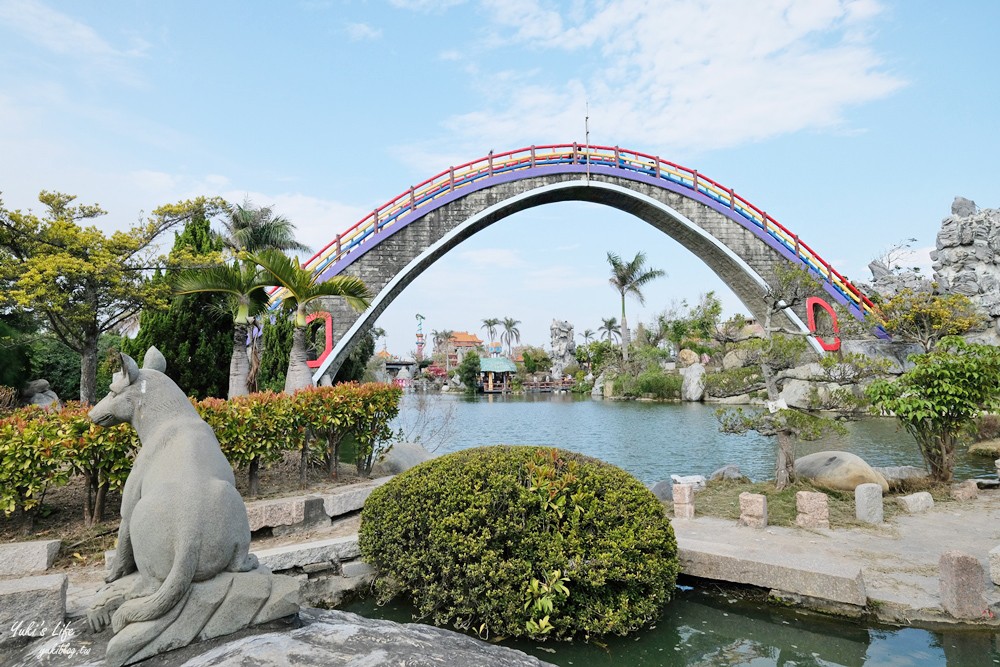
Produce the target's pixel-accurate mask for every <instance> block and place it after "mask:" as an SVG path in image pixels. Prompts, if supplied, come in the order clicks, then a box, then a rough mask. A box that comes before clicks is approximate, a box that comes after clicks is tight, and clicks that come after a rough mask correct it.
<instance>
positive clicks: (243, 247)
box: [219, 199, 309, 254]
mask: <svg viewBox="0 0 1000 667" xmlns="http://www.w3.org/2000/svg"><path fill="white" fill-rule="evenodd" d="M227 213H228V215H227V216H226V218H224V219H223V221H222V226H223V229H224V231H223V232H222V233H221V234H219V236H220V238H221V239H222V243H223V244H224V245H225V246H226V247H227V248H229V249H230V250H231V251H232V252H233V254H239V253H241V252H250V253H253V252H259V251H261V250H298V251H302V252H307V251H308V250H309V247H308V246H305V245H303V244H301V243H299V242H298V241H296V240H295V225H294V224H292V222H291V221H290V220H289V219H288V218H286V217H285V216H283V215H274V211H273V210H272V208H271V207H270V206H259V207H254V205H253V204H251V203H250V200H249V199H244V200H243V203H242V204H234V205H232V206H230V207H229V210H228V211H227Z"/></svg>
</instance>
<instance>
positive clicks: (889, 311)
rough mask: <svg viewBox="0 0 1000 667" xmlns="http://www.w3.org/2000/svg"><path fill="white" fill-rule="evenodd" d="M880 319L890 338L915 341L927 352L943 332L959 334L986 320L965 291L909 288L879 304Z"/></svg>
mask: <svg viewBox="0 0 1000 667" xmlns="http://www.w3.org/2000/svg"><path fill="white" fill-rule="evenodd" d="M877 317H878V319H879V323H880V324H881V325H882V328H883V329H885V331H886V333H888V334H889V335H890V336H892V337H893V338H896V339H899V340H903V341H906V342H909V343H917V344H919V345H920V346H921V347H922V348H923V349H924V352H930V351H931V350H933V349H934V346H935V345H937V343H938V341H939V340H941V339H942V338H944V337H945V336H960V335H962V334H966V333H968V332H969V331H971V330H973V329H975V328H976V327H979V326H981V325H982V324H983V322H984V321H985V318H984V317H983V315H982V313H981V312H979V309H978V308H977V307H976V305H975V304H974V303H972V301H971V300H970V299H969V297H967V296H965V295H964V294H934V293H933V292H929V291H927V292H921V291H915V290H912V289H909V288H906V289H902V290H900V291H899V292H898V293H897V294H895V295H894V296H892V297H890V298H889V299H887V300H885V301H883V302H882V303H881V304H879V309H878V313H877Z"/></svg>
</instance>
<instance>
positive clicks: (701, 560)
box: [678, 539, 868, 607]
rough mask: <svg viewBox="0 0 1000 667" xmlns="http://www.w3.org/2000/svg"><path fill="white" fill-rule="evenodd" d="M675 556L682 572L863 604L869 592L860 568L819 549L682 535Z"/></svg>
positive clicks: (845, 602)
mask: <svg viewBox="0 0 1000 667" xmlns="http://www.w3.org/2000/svg"><path fill="white" fill-rule="evenodd" d="M678 555H679V557H680V562H681V571H682V572H683V573H684V574H687V575H690V576H694V577H702V578H704V579H715V580H718V581H729V582H733V583H738V584H749V585H751V586H760V587H761V588H768V589H772V588H773V589H777V590H781V591H787V592H789V593H796V594H798V595H805V596H809V597H813V598H820V599H824V600H832V601H834V602H842V603H844V604H850V605H856V606H859V607H861V606H864V605H865V604H866V603H867V601H868V597H867V594H866V591H865V582H864V578H863V577H862V574H861V567H860V566H858V565H856V564H853V563H849V562H840V561H839V560H837V559H833V558H830V557H829V556H825V557H824V555H823V554H821V553H818V552H817V554H816V555H815V557H812V556H811V555H810V554H809V553H800V554H793V553H777V552H770V553H768V554H767V555H766V556H765V555H763V554H757V553H753V552H751V551H748V550H747V549H744V548H742V547H741V546H740V545H735V544H720V543H716V542H706V541H702V540H693V539H685V540H684V541H683V544H682V545H679V548H678Z"/></svg>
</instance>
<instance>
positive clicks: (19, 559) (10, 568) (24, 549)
mask: <svg viewBox="0 0 1000 667" xmlns="http://www.w3.org/2000/svg"><path fill="white" fill-rule="evenodd" d="M61 545H62V542H60V541H59V540H35V541H33V542H12V543H10V544H0V577H9V576H20V575H25V574H37V573H39V572H45V571H46V570H47V569H49V568H50V567H52V563H53V562H54V561H55V559H56V556H57V555H58V554H59V547H60V546H61Z"/></svg>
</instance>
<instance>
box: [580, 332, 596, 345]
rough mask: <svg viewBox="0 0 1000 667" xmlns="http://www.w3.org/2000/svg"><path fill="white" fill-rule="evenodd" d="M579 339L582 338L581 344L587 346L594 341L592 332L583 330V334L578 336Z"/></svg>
mask: <svg viewBox="0 0 1000 667" xmlns="http://www.w3.org/2000/svg"><path fill="white" fill-rule="evenodd" d="M580 337H581V338H583V344H584V345H587V344H589V343H590V341H592V340H594V330H593V329H584V330H583V333H581V334H580Z"/></svg>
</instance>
